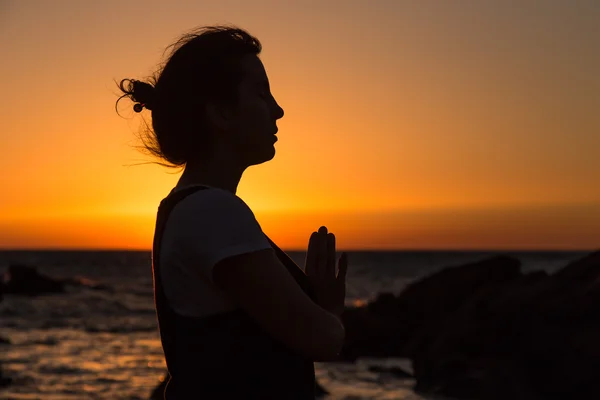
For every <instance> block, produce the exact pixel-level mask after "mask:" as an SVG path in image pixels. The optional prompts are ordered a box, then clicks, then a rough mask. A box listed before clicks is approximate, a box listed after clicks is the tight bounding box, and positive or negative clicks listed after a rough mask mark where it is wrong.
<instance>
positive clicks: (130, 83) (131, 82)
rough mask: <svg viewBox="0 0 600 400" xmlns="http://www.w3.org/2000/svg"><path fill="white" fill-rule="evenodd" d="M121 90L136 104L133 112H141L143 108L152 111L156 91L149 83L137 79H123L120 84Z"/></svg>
mask: <svg viewBox="0 0 600 400" xmlns="http://www.w3.org/2000/svg"><path fill="white" fill-rule="evenodd" d="M119 88H120V89H121V90H122V91H123V93H125V96H128V97H129V98H130V99H131V100H133V101H134V102H135V104H134V105H133V111H135V112H138V113H139V112H141V111H142V110H143V108H144V107H145V108H147V109H148V110H152V108H153V106H154V104H155V103H154V97H155V89H154V86H152V85H151V84H149V83H147V82H143V81H138V80H135V79H123V80H122V81H121V83H120V84H119Z"/></svg>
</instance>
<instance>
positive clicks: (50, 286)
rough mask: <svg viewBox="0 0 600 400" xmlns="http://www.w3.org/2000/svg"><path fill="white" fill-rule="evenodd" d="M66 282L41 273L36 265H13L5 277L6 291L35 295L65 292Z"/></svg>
mask: <svg viewBox="0 0 600 400" xmlns="http://www.w3.org/2000/svg"><path fill="white" fill-rule="evenodd" d="M64 291H65V287H64V284H63V283H62V282H60V281H58V280H54V279H52V278H50V277H47V276H44V275H42V274H40V273H39V272H38V271H37V270H36V269H35V267H31V266H28V265H20V264H17V265H11V266H9V267H8V272H7V273H6V274H5V278H4V293H6V294H13V295H28V296H35V295H39V294H46V293H63V292H64Z"/></svg>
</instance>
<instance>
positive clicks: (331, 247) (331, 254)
mask: <svg viewBox="0 0 600 400" xmlns="http://www.w3.org/2000/svg"><path fill="white" fill-rule="evenodd" d="M335 272H336V271H335V235H334V234H333V233H328V234H327V275H329V276H330V277H331V278H335Z"/></svg>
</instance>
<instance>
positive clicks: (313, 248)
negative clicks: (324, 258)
mask: <svg viewBox="0 0 600 400" xmlns="http://www.w3.org/2000/svg"><path fill="white" fill-rule="evenodd" d="M318 235H319V234H318V233H317V232H313V233H312V234H311V235H310V239H308V250H307V251H306V264H305V267H304V269H305V271H304V273H305V274H306V275H311V276H314V275H315V274H316V273H317V256H318V254H317V238H318Z"/></svg>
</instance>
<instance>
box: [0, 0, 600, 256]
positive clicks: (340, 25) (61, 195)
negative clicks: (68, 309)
mask: <svg viewBox="0 0 600 400" xmlns="http://www.w3.org/2000/svg"><path fill="white" fill-rule="evenodd" d="M209 3H213V4H209ZM293 4H294V5H290V4H288V2H278V1H271V2H268V1H253V2H246V1H236V2H234V1H220V2H202V1H185V2H184V1H181V2H177V1H172V2H165V1H128V2H120V1H99V2H87V1H42V0H40V1H27V0H23V1H16V0H15V1H1V0H0V46H1V48H2V50H3V55H2V60H3V61H2V63H0V83H1V87H2V96H0V110H1V111H0V112H1V113H2V116H1V118H0V149H2V157H0V169H1V170H2V171H3V173H2V174H1V175H0V191H1V196H0V248H119V249H120V248H131V249H143V248H149V247H150V246H151V237H152V230H153V224H154V212H155V210H156V207H157V204H158V202H159V201H160V199H161V198H162V197H163V196H164V195H166V193H168V191H169V190H170V189H171V187H172V186H173V185H174V184H175V182H176V180H177V178H178V175H175V174H172V173H169V171H168V170H165V169H164V168H162V167H158V166H154V165H133V164H136V163H139V162H141V161H147V160H148V159H147V158H145V157H144V156H143V155H141V154H139V153H138V152H137V151H136V150H135V149H134V148H133V147H132V145H134V144H136V142H135V136H134V132H135V131H136V129H137V128H138V126H139V123H140V120H139V116H137V115H134V113H133V112H132V111H131V110H130V109H129V108H127V109H124V110H123V115H124V116H126V117H127V118H121V117H119V116H118V115H117V114H116V113H115V110H114V101H115V100H116V96H115V94H116V90H115V85H114V82H113V81H114V80H115V79H116V80H119V79H121V78H124V77H132V78H143V77H144V76H146V75H148V74H149V73H151V72H152V71H153V69H154V68H155V66H156V65H157V63H158V62H159V61H160V57H161V54H162V50H163V49H164V48H165V47H166V46H167V45H168V44H170V43H171V42H172V41H173V40H174V39H175V38H176V37H177V36H178V35H179V34H180V33H182V32H183V31H185V30H187V29H189V28H192V27H194V26H198V25H207V24H215V23H233V24H237V25H239V26H241V27H243V28H245V29H247V30H248V31H250V33H252V34H254V35H256V36H257V37H258V38H259V39H260V40H261V41H262V43H263V46H264V51H263V54H262V56H261V58H262V60H263V62H264V64H265V66H266V68H267V73H268V74H269V77H270V80H271V87H272V90H273V93H274V95H275V97H276V98H277V99H278V101H279V103H280V104H281V105H282V106H283V108H284V109H285V111H286V116H285V117H284V118H283V119H282V120H281V121H280V122H279V124H278V125H279V128H280V133H279V137H280V140H279V141H278V142H277V145H276V149H277V155H276V157H275V159H274V160H273V161H272V162H269V163H267V164H264V165H261V166H258V167H252V168H250V169H249V170H248V171H247V172H246V174H245V175H244V178H243V180H242V183H241V184H240V186H239V192H238V195H239V196H240V197H241V198H243V199H244V200H245V201H246V202H247V203H248V204H249V205H250V206H251V207H252V209H253V210H254V211H255V214H256V216H257V218H258V220H259V222H260V223H261V224H262V226H263V228H264V230H265V231H266V232H267V233H268V234H269V235H270V236H271V237H273V239H274V240H276V241H277V242H278V243H279V244H280V245H281V246H282V247H284V248H288V249H301V248H304V247H305V245H306V243H307V241H308V236H309V234H310V232H311V231H312V230H313V229H316V228H318V226H320V225H322V224H326V225H327V226H329V227H330V229H331V230H333V231H334V232H335V233H337V236H338V246H339V247H341V248H346V249H358V248H369V249H376V248H387V249H392V248H397V249H402V248H410V249H422V248H427V249H431V248H439V249H442V248H454V249H481V248H486V249H509V248H510V249H517V248H521V249H522V248H535V249H542V248H543V249H592V248H600V156H598V152H599V151H600V74H599V73H598V71H600V51H599V49H600V28H599V27H598V24H597V21H598V20H600V3H597V2H591V1H583V0H582V1H572V2H559V1H542V0H539V1H527V2H513V1H496V2H478V1H458V2H443V1H436V2H431V1H392V0H390V1H384V0H379V1H373V2H367V1H350V0H346V1H328V2H322V1H301V2H294V3H293ZM517 4H518V7H517V6H516V5H517ZM125 103H126V102H123V104H125ZM315 143H317V144H318V145H315Z"/></svg>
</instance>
